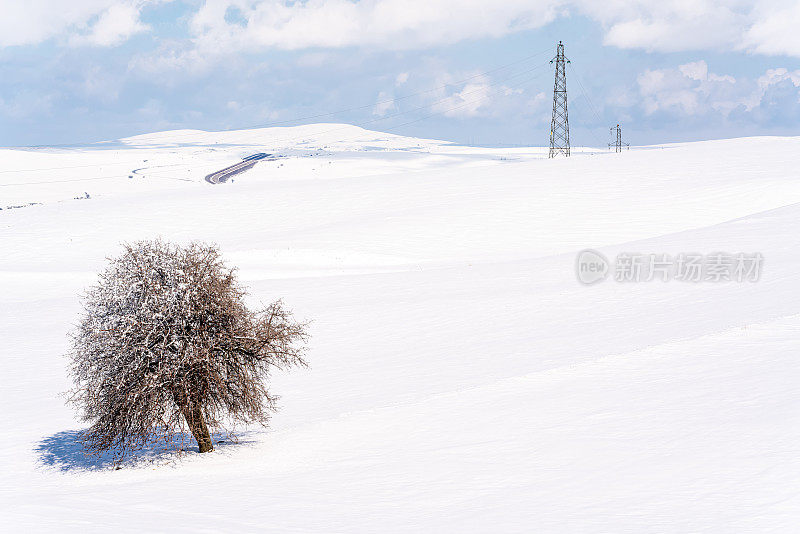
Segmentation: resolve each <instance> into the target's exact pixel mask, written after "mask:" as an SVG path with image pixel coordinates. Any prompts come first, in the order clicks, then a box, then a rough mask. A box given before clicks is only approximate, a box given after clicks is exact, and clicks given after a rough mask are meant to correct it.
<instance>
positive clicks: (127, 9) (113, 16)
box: [70, 3, 148, 46]
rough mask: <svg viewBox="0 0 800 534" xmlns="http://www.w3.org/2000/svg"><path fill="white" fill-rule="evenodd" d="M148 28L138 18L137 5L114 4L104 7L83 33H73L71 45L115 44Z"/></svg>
mask: <svg viewBox="0 0 800 534" xmlns="http://www.w3.org/2000/svg"><path fill="white" fill-rule="evenodd" d="M146 30H148V27H147V26H146V25H144V24H142V23H141V21H140V20H139V7H137V6H135V5H133V4H127V3H122V4H115V5H112V6H110V7H109V8H108V9H106V10H105V11H104V12H103V13H102V14H101V15H100V17H99V18H98V19H97V22H95V23H94V24H93V25H92V26H91V27H90V29H89V32H88V33H86V34H85V35H74V36H73V37H72V38H71V39H70V43H71V44H72V45H81V44H89V45H94V46H116V45H119V44H122V43H123V42H125V41H127V40H128V39H129V38H130V37H131V36H133V35H135V34H137V33H141V32H143V31H146Z"/></svg>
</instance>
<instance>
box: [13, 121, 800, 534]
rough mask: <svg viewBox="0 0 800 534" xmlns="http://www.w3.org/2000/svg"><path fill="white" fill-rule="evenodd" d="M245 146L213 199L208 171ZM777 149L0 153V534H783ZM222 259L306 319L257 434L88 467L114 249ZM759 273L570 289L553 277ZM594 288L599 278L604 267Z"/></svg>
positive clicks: (788, 486)
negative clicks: (734, 263) (585, 260)
mask: <svg viewBox="0 0 800 534" xmlns="http://www.w3.org/2000/svg"><path fill="white" fill-rule="evenodd" d="M257 152H265V153H271V154H278V155H282V156H285V157H282V158H277V159H276V160H275V161H263V162H260V163H259V164H258V165H256V166H255V167H254V168H253V169H252V170H250V171H248V172H247V173H245V174H242V175H239V176H237V177H236V178H235V179H234V181H233V183H226V184H220V185H211V184H208V183H206V182H205V181H204V180H203V178H204V177H205V175H207V174H208V173H210V172H212V171H215V170H218V169H221V168H222V167H225V166H227V165H230V164H233V163H235V162H237V161H239V160H240V159H241V158H242V157H245V156H247V155H249V154H253V153H257ZM799 168H800V138H750V139H733V140H723V141H709V142H702V143H687V144H678V145H668V146H664V147H643V148H637V149H632V150H630V151H629V152H624V153H622V154H613V153H608V152H607V151H600V150H591V149H583V150H576V151H575V152H574V157H572V158H570V159H568V160H567V159H556V160H548V159H547V158H546V152H545V150H543V149H541V148H531V149H488V148H469V147H461V146H455V145H451V144H448V143H443V142H438V141H431V140H421V139H409V138H403V137H398V136H394V135H389V134H383V133H378V132H370V131H366V130H362V129H359V128H355V127H352V126H346V125H336V124H333V125H332V124H322V125H312V126H303V127H298V128H273V129H265V130H250V131H237V132H221V133H208V132H198V131H179V132H164V133H159V134H152V135H146V136H138V137H134V138H129V139H123V140H121V141H118V142H114V143H103V144H98V145H92V146H87V147H69V148H58V149H55V148H52V149H44V148H42V149H27V150H19V149H17V150H11V149H8V150H0V208H3V209H2V211H0V244H1V245H2V247H1V249H2V251H3V254H2V256H0V339H2V348H3V358H2V359H0V406H1V407H2V409H0V443H2V446H0V473H2V480H3V484H2V492H3V493H2V496H1V498H0V516H2V517H3V518H4V522H5V524H6V525H11V530H12V531H28V532H31V531H52V530H74V531H81V532H87V531H109V530H112V529H113V530H117V531H133V530H138V531H141V530H145V531H193V532H197V531H214V532H219V531H236V530H241V531H246V532H253V531H262V530H268V531H275V532H288V531H291V532H421V531H424V532H643V531H646V532H687V531H691V532H721V533H728V532H756V531H758V532H764V531H770V530H772V531H781V532H788V531H791V530H793V529H794V528H795V527H796V525H797V524H798V523H800V463H798V462H797V461H796V459H797V457H798V456H800V409H799V408H800V392H799V391H800V390H799V389H798V387H797V381H798V376H800V363H798V355H800V302H799V301H800V277H798V276H797V269H798V266H800V237H798V236H800V175H799V174H798V171H797V169H799ZM159 235H160V236H163V237H164V238H167V239H172V240H178V241H187V240H193V239H195V240H203V241H213V242H216V243H218V244H219V245H220V246H221V247H222V250H223V252H224V253H225V255H226V257H227V258H229V260H230V262H231V263H232V264H235V265H238V266H239V267H240V274H241V277H242V279H243V280H244V281H245V282H246V283H247V285H248V286H249V287H250V288H251V298H252V301H253V302H254V303H257V302H260V301H262V302H269V301H271V300H274V299H276V298H283V299H284V300H285V301H286V303H287V305H288V306H289V307H290V308H292V309H294V310H295V312H296V313H297V315H298V316H299V317H300V318H307V319H313V321H314V322H313V325H312V328H311V330H312V333H313V336H314V337H313V339H312V343H311V353H310V360H311V364H312V369H311V370H309V371H295V372H293V373H291V374H281V375H276V376H275V377H274V379H273V382H272V385H273V387H274V390H275V391H276V392H277V393H279V394H280V395H281V397H282V399H281V405H282V410H281V411H280V412H279V414H278V415H276V416H275V418H274V419H273V423H272V428H271V429H270V430H267V431H263V430H258V429H253V430H252V431H250V432H247V433H245V434H244V435H243V439H242V440H241V442H240V443H239V444H227V445H224V446H222V447H220V448H219V450H218V451H216V452H214V453H213V454H209V455H202V456H201V455H198V454H194V453H191V454H188V455H185V456H184V457H183V458H181V459H179V460H177V461H172V460H171V459H170V457H164V456H161V457H158V458H156V459H154V460H152V461H151V460H150V459H149V458H144V459H143V461H142V462H140V463H139V464H137V465H133V464H129V465H126V466H125V467H124V468H123V469H121V470H113V469H110V468H108V465H107V463H104V462H103V461H102V460H100V461H96V462H91V461H88V460H86V459H84V458H83V457H82V456H81V455H80V453H79V451H78V446H77V443H76V441H75V431H77V430H79V429H80V428H81V425H80V423H78V422H77V420H76V418H75V415H74V413H73V412H72V411H71V410H70V409H69V408H68V407H66V406H65V405H64V401H63V398H61V397H60V396H59V395H60V393H61V392H63V391H64V390H66V389H67V387H68V386H69V381H68V376H67V373H66V365H65V364H66V362H65V359H64V358H63V357H62V354H63V353H64V351H65V349H66V341H67V340H66V333H67V332H68V331H69V329H70V328H71V325H72V324H73V323H74V321H75V320H76V317H77V314H78V312H79V301H78V295H79V294H80V292H81V290H82V288H84V287H85V286H86V285H87V284H89V283H91V281H92V277H93V273H95V272H97V271H98V270H100V269H101V268H102V266H103V264H104V258H105V257H106V256H108V255H112V254H116V253H117V252H118V251H119V250H120V248H119V243H120V242H121V241H124V240H133V239H138V238H145V237H154V236H159ZM586 248H592V249H597V250H598V251H600V252H601V253H603V254H604V255H605V256H606V257H608V258H611V259H613V258H615V257H617V256H618V255H619V254H622V253H630V254H634V253H642V254H659V255H660V254H668V255H670V256H671V257H677V256H678V255H680V254H681V253H687V254H690V253H691V254H694V253H697V254H706V255H711V254H714V253H718V252H727V253H731V254H735V253H739V252H743V253H748V254H751V253H752V254H754V253H760V254H761V255H762V256H763V258H764V262H763V268H762V271H761V273H760V274H761V276H760V280H759V281H757V282H741V283H740V282H710V281H701V282H696V283H691V282H681V281H675V280H673V281H669V282H662V281H659V280H654V281H650V282H645V281H641V282H628V283H622V282H616V281H614V280H612V279H608V280H606V281H604V282H601V283H598V284H596V285H591V286H586V285H582V284H581V283H579V282H578V280H577V279H576V276H575V259H576V254H577V253H578V252H579V251H580V250H583V249H586ZM610 278H613V274H612V276H611V277H610Z"/></svg>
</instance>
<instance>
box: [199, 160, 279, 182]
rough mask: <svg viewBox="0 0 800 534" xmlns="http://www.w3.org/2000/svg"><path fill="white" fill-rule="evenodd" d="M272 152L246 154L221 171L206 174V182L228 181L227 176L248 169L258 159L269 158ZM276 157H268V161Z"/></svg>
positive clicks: (229, 176)
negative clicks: (237, 161) (240, 159)
mask: <svg viewBox="0 0 800 534" xmlns="http://www.w3.org/2000/svg"><path fill="white" fill-rule="evenodd" d="M271 155H272V154H264V153H259V154H253V155H252V156H247V157H246V158H244V159H243V160H242V161H240V162H239V163H237V164H235V165H231V166H230V167H226V168H224V169H222V170H221V171H217V172H212V173H211V174H209V175H208V176H206V182H208V183H210V184H222V183H225V182H227V181H228V178H231V177H233V176H236V175H237V174H240V173H243V172H245V171H248V170H250V169H252V168H253V166H255V164H256V163H258V162H259V161H261V160H263V159H266V158H269V157H270V156H271ZM275 159H277V158H270V160H269V161H274V160H275Z"/></svg>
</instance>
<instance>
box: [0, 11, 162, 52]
mask: <svg viewBox="0 0 800 534" xmlns="http://www.w3.org/2000/svg"><path fill="white" fill-rule="evenodd" d="M156 1H159V0H127V1H120V0H69V1H67V0H24V1H23V0H0V48H2V47H7V46H21V45H35V44H38V43H41V42H43V41H46V40H48V39H52V38H59V37H65V38H66V41H65V42H68V43H70V44H78V43H84V42H85V43H90V44H95V45H99V46H113V45H117V44H120V43H121V42H122V41H124V40H125V39H127V38H128V37H130V36H131V35H133V34H134V33H138V32H140V31H143V30H144V29H145V27H144V26H143V25H142V24H141V23H140V22H139V11H140V10H141V8H142V7H143V6H145V5H146V4H148V3H153V2H156Z"/></svg>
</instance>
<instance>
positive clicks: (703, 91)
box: [637, 60, 800, 117]
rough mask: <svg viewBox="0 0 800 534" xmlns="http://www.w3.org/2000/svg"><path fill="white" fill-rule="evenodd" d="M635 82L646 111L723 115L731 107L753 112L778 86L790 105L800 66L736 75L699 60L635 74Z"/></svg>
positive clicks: (799, 95)
mask: <svg viewBox="0 0 800 534" xmlns="http://www.w3.org/2000/svg"><path fill="white" fill-rule="evenodd" d="M637 85H638V90H639V96H640V101H641V105H642V107H643V109H644V112H645V114H647V115H652V114H654V113H656V112H667V113H669V114H671V115H674V116H689V115H693V116H698V117H699V116H704V115H709V114H717V115H720V116H722V117H727V116H728V115H730V114H731V113H732V112H734V111H736V112H737V113H750V112H757V111H758V110H759V109H760V108H761V107H763V105H764V103H765V102H766V101H772V100H774V98H775V95H776V93H775V91H774V89H776V88H778V87H781V88H782V89H781V90H780V91H778V93H779V94H780V96H781V97H782V98H786V99H787V101H786V102H787V103H789V102H791V103H792V107H796V106H795V104H797V103H798V102H800V70H795V71H789V70H788V69H785V68H777V69H768V70H767V71H766V72H765V73H764V74H763V75H761V76H760V77H758V78H756V79H752V78H751V79H736V78H734V77H733V76H729V75H719V74H714V73H712V72H709V69H708V64H707V63H706V62H705V61H702V60H701V61H695V62H692V63H686V64H683V65H679V66H678V67H676V68H668V69H655V70H647V71H645V72H643V73H642V74H640V75H639V77H638V78H637ZM792 93H793V94H794V96H793V97H792V96H791V94H792ZM786 109H787V112H788V107H787V108H786Z"/></svg>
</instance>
